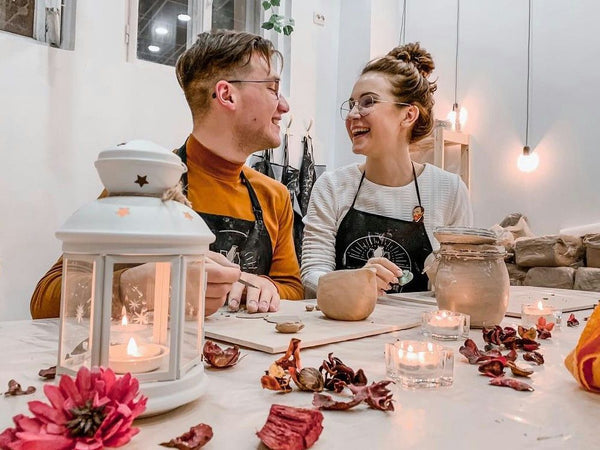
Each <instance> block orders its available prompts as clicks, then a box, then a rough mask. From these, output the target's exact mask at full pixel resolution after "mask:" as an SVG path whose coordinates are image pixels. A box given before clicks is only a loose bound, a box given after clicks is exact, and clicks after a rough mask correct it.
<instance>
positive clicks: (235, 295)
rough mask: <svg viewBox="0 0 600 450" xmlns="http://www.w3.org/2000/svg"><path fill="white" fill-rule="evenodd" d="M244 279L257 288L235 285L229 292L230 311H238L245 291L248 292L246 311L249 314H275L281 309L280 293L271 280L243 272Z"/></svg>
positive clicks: (240, 284)
mask: <svg viewBox="0 0 600 450" xmlns="http://www.w3.org/2000/svg"><path fill="white" fill-rule="evenodd" d="M242 278H243V279H244V280H245V281H248V282H249V283H252V284H253V285H254V286H256V288H253V287H250V286H244V285H243V284H242V283H234V284H233V287H232V288H231V292H229V309H230V310H231V311H237V310H238V309H239V307H240V302H241V299H242V295H243V293H244V290H246V310H247V311H248V312H249V313H255V312H257V311H258V312H267V311H271V312H275V311H277V310H278V309H279V300H280V299H279V292H277V287H276V286H275V285H274V284H273V282H272V281H271V280H269V279H268V278H264V277H259V276H258V275H254V274H251V273H246V272H242Z"/></svg>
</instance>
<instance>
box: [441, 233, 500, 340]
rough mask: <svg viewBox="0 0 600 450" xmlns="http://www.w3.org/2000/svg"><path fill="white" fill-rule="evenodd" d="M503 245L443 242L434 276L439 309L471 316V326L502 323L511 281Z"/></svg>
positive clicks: (488, 325)
mask: <svg viewBox="0 0 600 450" xmlns="http://www.w3.org/2000/svg"><path fill="white" fill-rule="evenodd" d="M505 254H506V252H505V250H504V247H497V246H494V245H468V244H464V245H460V244H442V245H441V248H440V250H439V258H440V262H439V266H438V270H437V274H436V277H435V298H436V300H437V304H438V306H439V308H440V309H447V310H449V311H456V312H461V313H463V314H468V315H469V316H471V327H475V328H480V327H484V326H485V327H490V326H494V325H498V324H500V322H501V321H502V319H503V318H504V314H505V313H506V309H507V308H508V296H509V288H510V281H509V276H508V270H507V269H506V264H505V263H504V255H505Z"/></svg>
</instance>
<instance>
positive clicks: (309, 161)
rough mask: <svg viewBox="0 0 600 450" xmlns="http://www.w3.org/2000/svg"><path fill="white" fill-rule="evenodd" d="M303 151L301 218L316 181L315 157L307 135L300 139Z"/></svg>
mask: <svg viewBox="0 0 600 450" xmlns="http://www.w3.org/2000/svg"><path fill="white" fill-rule="evenodd" d="M302 145H303V147H304V151H303V152H302V164H301V165H300V198H299V200H300V209H301V210H302V216H305V215H306V211H307V210H308V201H309V200H310V193H311V192H312V188H313V185H314V184H315V181H316V179H317V175H316V173H315V157H314V155H313V145H312V138H311V137H310V136H309V135H308V134H307V135H306V136H304V138H302Z"/></svg>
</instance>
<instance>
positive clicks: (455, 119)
mask: <svg viewBox="0 0 600 450" xmlns="http://www.w3.org/2000/svg"><path fill="white" fill-rule="evenodd" d="M468 115H469V113H468V112H467V108H462V107H460V106H459V105H458V103H454V104H453V105H452V111H450V112H449V113H448V115H447V116H446V118H447V119H448V122H450V124H451V125H452V129H453V130H456V131H460V130H461V129H462V128H464V126H465V124H466V123H467V117H468Z"/></svg>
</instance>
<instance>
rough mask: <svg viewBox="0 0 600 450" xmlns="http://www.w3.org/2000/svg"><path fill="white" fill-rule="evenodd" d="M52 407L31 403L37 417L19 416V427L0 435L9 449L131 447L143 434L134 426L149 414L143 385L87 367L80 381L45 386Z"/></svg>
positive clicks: (67, 378)
mask: <svg viewBox="0 0 600 450" xmlns="http://www.w3.org/2000/svg"><path fill="white" fill-rule="evenodd" d="M44 393H45V394H46V397H48V400H49V401H50V404H47V403H43V402H40V401H37V400H35V401H31V402H29V410H30V411H31V412H32V413H33V417H27V416H24V415H23V414H18V415H16V416H15V417H13V421H14V422H15V425H16V427H15V428H7V429H6V430H4V431H3V432H2V433H1V434H0V449H2V450H5V449H8V450H25V449H27V450H36V449H49V448H51V449H53V450H63V449H64V450H71V449H73V450H96V449H101V448H104V447H120V446H122V445H125V444H127V443H128V442H129V441H130V440H131V438H132V437H133V436H135V435H136V434H137V433H138V432H139V431H140V430H139V429H138V428H133V427H132V426H131V424H132V422H133V420H134V419H135V418H136V417H137V416H139V415H140V414H141V413H142V412H144V410H145V409H146V401H147V400H148V399H147V397H144V396H140V397H139V399H138V400H137V401H136V397H137V396H138V393H139V382H138V380H137V379H136V378H133V377H132V376H131V374H129V373H128V374H125V375H123V376H122V377H120V378H117V377H116V376H115V374H114V372H113V371H112V370H111V369H104V368H101V367H100V368H93V369H92V370H91V371H90V370H89V369H88V368H86V367H82V368H81V369H79V372H77V377H76V378H75V380H73V378H71V377H70V376H68V375H63V376H62V377H61V379H60V383H59V385H58V386H55V385H49V384H47V385H45V386H44Z"/></svg>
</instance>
